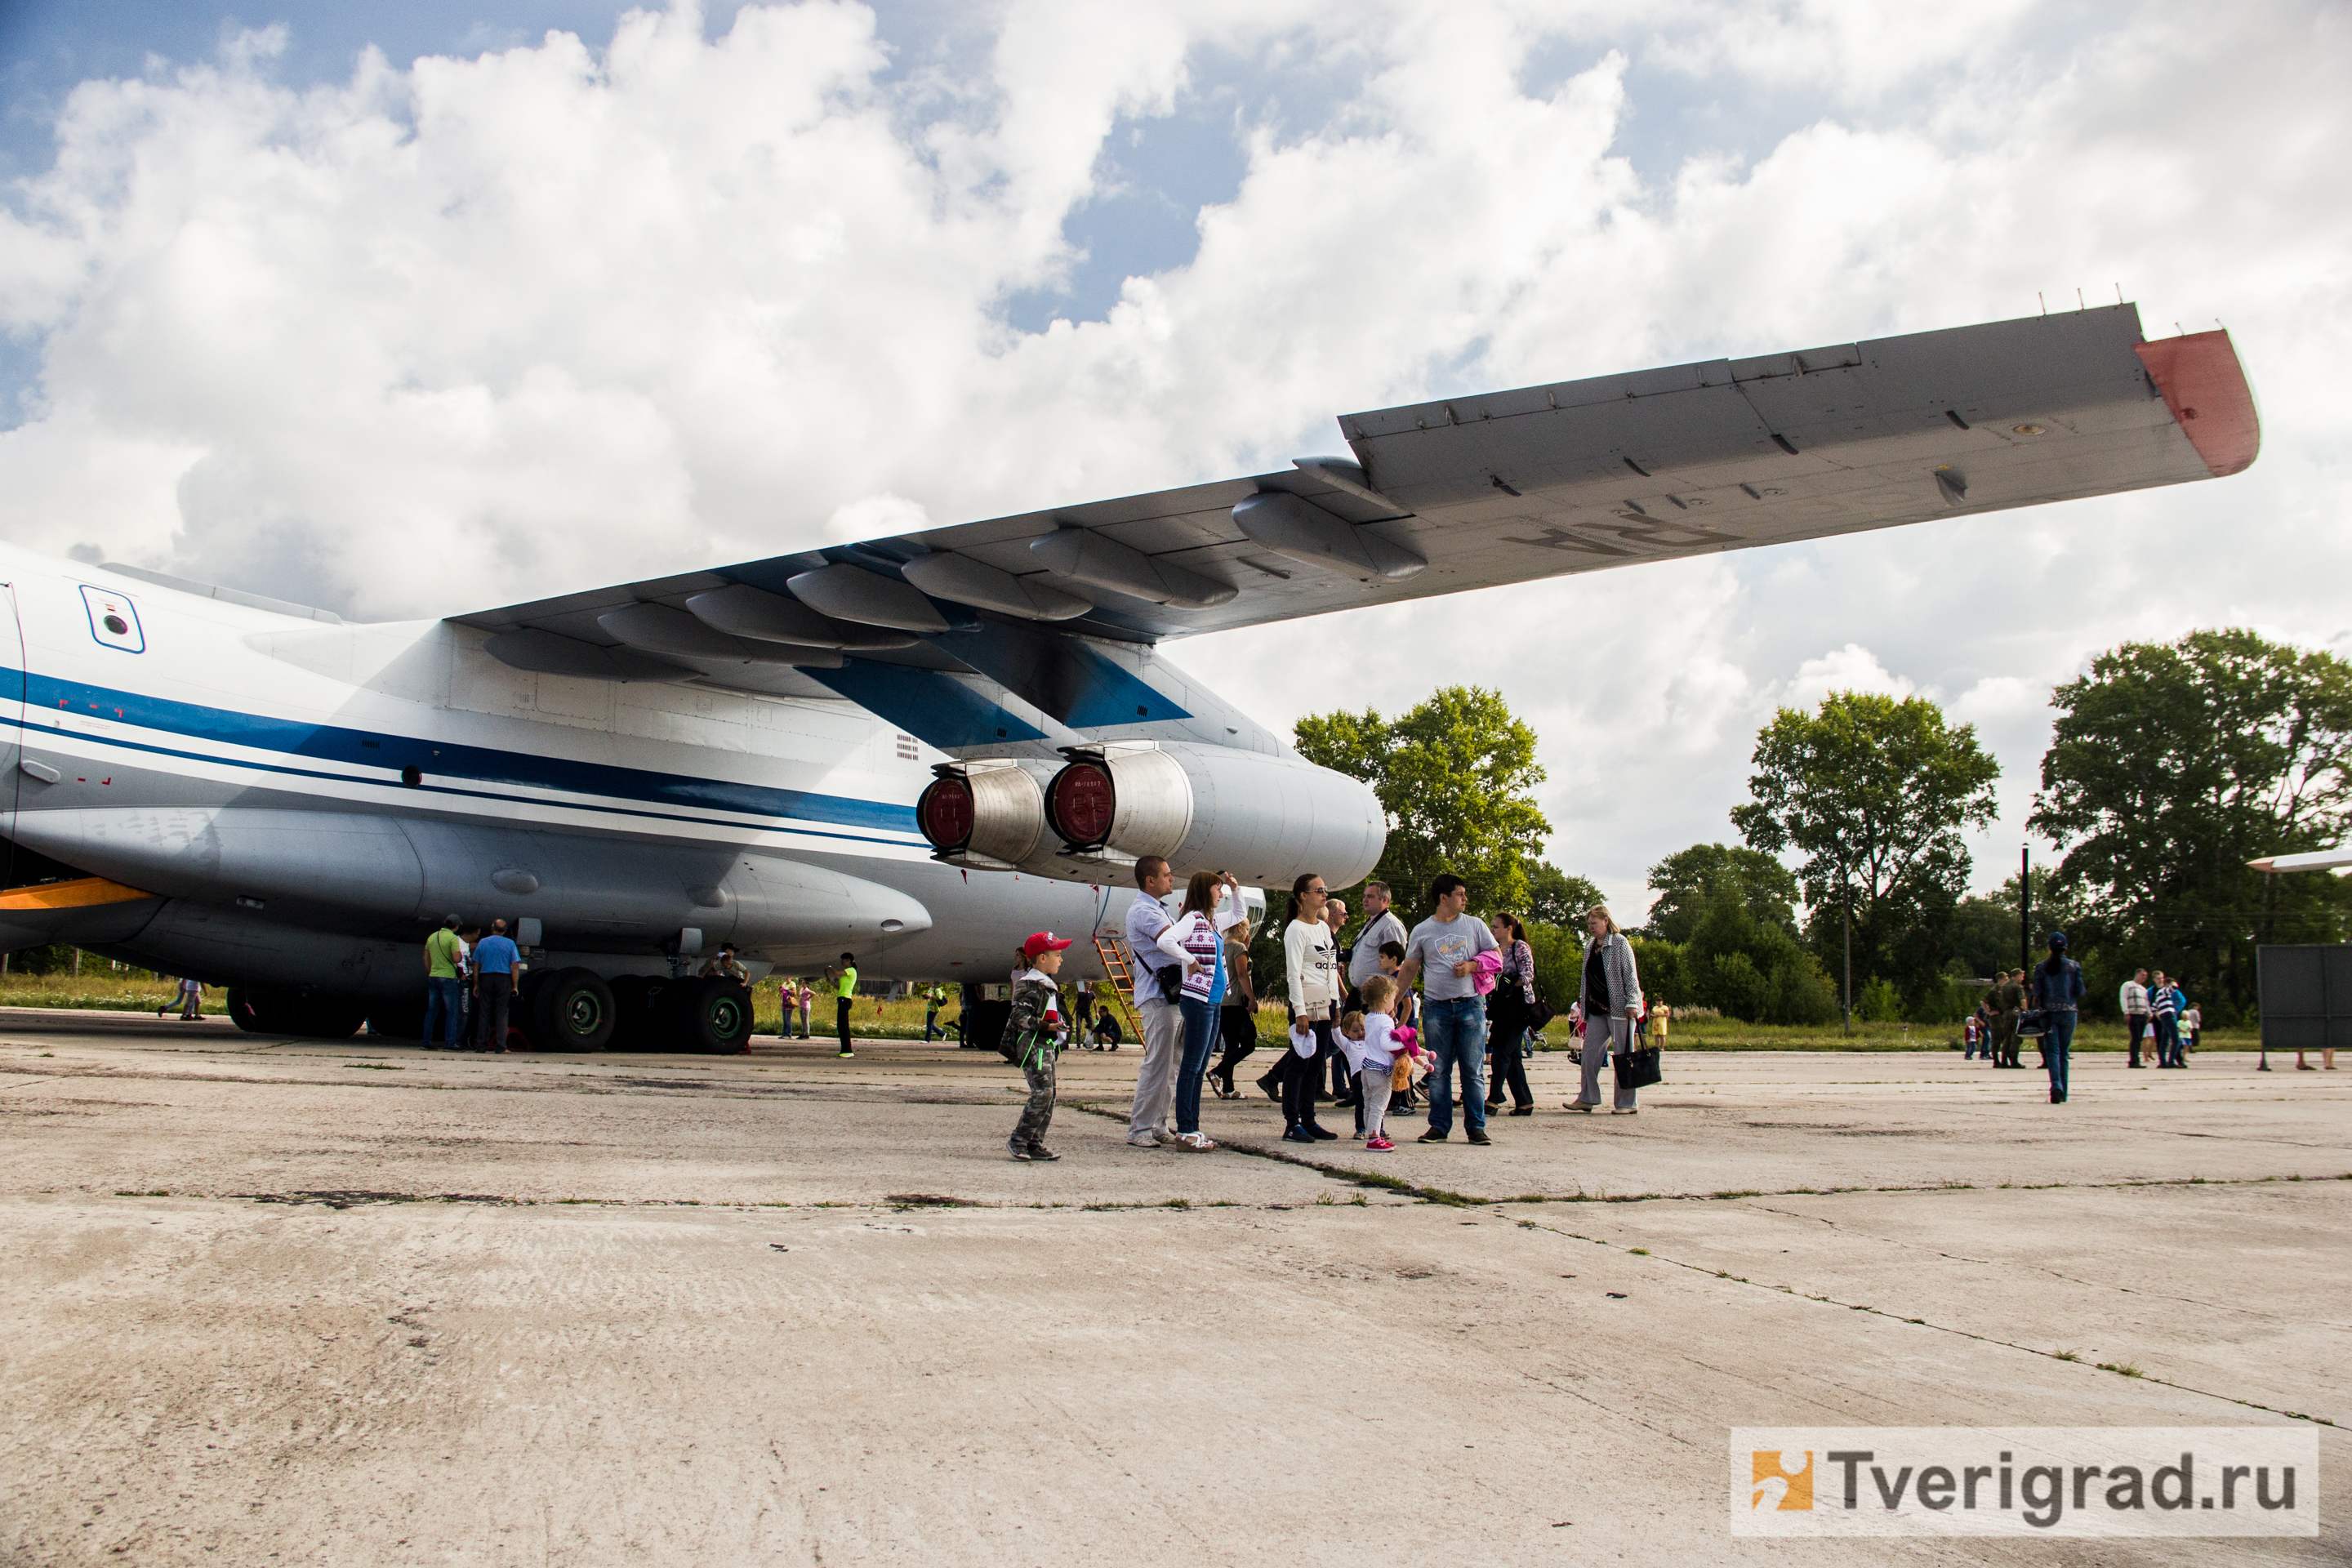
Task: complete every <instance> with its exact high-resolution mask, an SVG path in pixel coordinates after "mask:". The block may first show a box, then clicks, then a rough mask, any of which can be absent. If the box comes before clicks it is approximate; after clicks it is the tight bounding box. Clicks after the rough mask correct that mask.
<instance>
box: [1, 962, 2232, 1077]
mask: <svg viewBox="0 0 2352 1568" xmlns="http://www.w3.org/2000/svg"><path fill="white" fill-rule="evenodd" d="M177 999H178V991H177V988H176V984H175V983H174V982H173V981H169V980H159V979H157V978H155V977H154V976H153V975H151V974H148V973H146V972H144V971H142V970H131V971H118V970H111V969H110V968H108V967H107V965H106V963H105V961H104V960H102V959H89V960H85V961H84V963H83V969H82V973H80V974H79V976H76V975H70V974H7V975H0V1006H5V1007H62V1008H100V1009H106V1010H110V1011H115V1012H129V1013H136V1012H148V1013H152V1012H155V1011H156V1010H157V1009H159V1008H162V1007H164V1006H166V1005H173V1006H176V1005H177ZM204 1010H205V1012H206V1013H212V1014H218V1013H223V1012H226V1010H227V998H226V993H225V992H223V991H221V990H219V989H217V988H211V989H207V990H206V991H205V1002H204ZM752 1012H753V1016H754V1018H755V1019H756V1024H755V1029H756V1032H757V1033H759V1034H762V1035H771V1036H772V1035H773V1034H774V1033H775V1032H776V1021H777V1018H778V1017H779V1016H780V1014H781V1008H780V1006H779V1005H778V1003H777V1000H776V987H775V985H774V984H773V983H769V984H762V985H759V986H756V987H754V988H753V993H752ZM958 1012H959V1008H958V1007H957V1005H955V1004H954V1003H953V1002H950V1003H949V1005H948V1007H947V1010H946V1011H945V1012H944V1013H942V1014H941V1015H940V1021H941V1022H942V1023H950V1022H952V1021H953V1020H954V1019H955V1017H956V1016H957V1014H958ZM816 1014H817V1016H816V1033H817V1034H819V1035H827V1034H830V1033H831V1032H832V1029H833V1002H832V998H830V997H822V996H821V997H819V998H818V999H817V1005H816ZM853 1017H854V1020H855V1021H854V1023H853V1024H852V1027H853V1028H854V1029H855V1030H856V1033H857V1034H859V1035H862V1036H866V1037H877V1038H883V1039H906V1040H911V1039H919V1038H920V1037H921V1036H922V1033H923V1005H922V1003H921V1002H919V1001H911V1000H910V1001H903V1002H888V1001H877V999H876V998H874V997H871V996H860V997H859V998H857V1002H856V1012H855V1014H854V1015H853ZM794 1023H795V1030H794V1032H795V1033H796V1034H797V1032H798V1028H797V1024H798V1020H797V1018H796V1019H795V1020H794ZM1257 1026H1258V1035H1259V1037H1261V1038H1262V1039H1264V1040H1265V1041H1267V1042H1268V1043H1270V1044H1272V1043H1278V1042H1279V1041H1280V1039H1281V1037H1282V1031H1283V1027H1284V1014H1283V1011H1282V1009H1281V1008H1280V1007H1278V1006H1273V1007H1267V1008H1265V1009H1264V1010H1262V1011H1261V1012H1260V1013H1259V1014H1258V1016H1257ZM1959 1039H1960V1032H1959V1029H1958V1026H1955V1025H1917V1024H1915V1025H1911V1026H1905V1025H1901V1024H1859V1023H1858V1024H1856V1025H1854V1026H1853V1034H1852V1035H1851V1036H1848V1035H1846V1034H1845V1033H1844V1032H1843V1031H1842V1030H1841V1029H1840V1028H1839V1027H1838V1026H1836V1025H1835V1024H1831V1025H1828V1026H1823V1027H1820V1028H1810V1027H1791V1026H1782V1025H1775V1024H1743V1023H1740V1022H1738V1020H1737V1019H1732V1018H1691V1019H1685V1020H1684V1021H1683V1022H1681V1023H1678V1024H1676V1025H1675V1026H1674V1031H1673V1033H1672V1034H1671V1035H1670V1036H1668V1037H1667V1041H1666V1044H1667V1048H1669V1049H1670V1050H1677V1051H1941V1050H1951V1051H1955V1052H1957V1051H1958V1048H1959ZM1570 1043H1571V1042H1570V1037H1569V1033H1568V1025H1567V1023H1566V1021H1565V1020H1561V1021H1556V1022H1554V1023H1553V1025H1552V1026H1551V1027H1550V1029H1549V1031H1547V1039H1546V1041H1545V1047H1544V1048H1549V1049H1553V1050H1566V1049H1567V1048H1568V1047H1569V1046H1570ZM2204 1043H2205V1045H2206V1046H2207V1047H2210V1048H2211V1049H2214V1050H2228V1051H2251V1050H2252V1049H2254V1048H2255V1047H2257V1046H2259V1045H2260V1044H2261V1043H2262V1032H2261V1030H2260V1029H2257V1028H2236V1029H2208V1030H2206V1031H2205V1040H2204ZM2074 1048H2075V1049H2076V1050H2078V1051H2120V1050H2122V1049H2124V1048H2125V1041H2124V1027H2123V1026H2122V1025H2121V1024H2117V1023H2096V1022H2094V1023H2091V1024H2086V1025H2084V1026H2083V1028H2082V1029H2081V1030H2080V1031H2078V1032H2077V1033H2076V1034H2075V1036H2074ZM2027 1059H2028V1060H2032V1057H2031V1056H2029V1057H2028V1058H2027Z"/></svg>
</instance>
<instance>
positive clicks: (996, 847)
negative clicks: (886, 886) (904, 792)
mask: <svg viewBox="0 0 2352 1568" xmlns="http://www.w3.org/2000/svg"><path fill="white" fill-rule="evenodd" d="M932 771H933V772H934V773H937V774H938V775H939V776H938V777H936V778H934V779H933V780H932V781H931V783H930V785H929V787H928V788H927V789H925V790H924V791H923V793H922V795H920V796H919V797H918V798H917V799H916V801H915V825H916V826H917V827H919V829H920V830H921V831H922V835H923V837H925V838H926V839H928V840H929V842H930V846H931V848H932V849H933V850H934V851H936V852H937V854H936V858H939V859H941V860H948V861H952V862H953V863H955V864H957V865H960V866H982V867H986V868H991V869H993V870H1001V871H1025V870H1032V869H1034V870H1039V871H1041V872H1043V871H1044V869H1045V868H1043V867H1041V866H1038V865H1036V864H1035V862H1036V861H1037V859H1038V857H1039V854H1040V852H1041V851H1047V850H1050V849H1052V848H1053V847H1054V846H1053V845H1051V844H1048V843H1047V842H1046V838H1045V780H1046V779H1047V778H1048V777H1050V776H1052V773H1053V771H1054V770H1053V764H1052V763H1044V762H1035V761H1022V760H1016V759H1013V758H981V759H978V760H976V761H971V762H960V763H940V765H939V766H938V767H937V768H935V769H934V770H932Z"/></svg>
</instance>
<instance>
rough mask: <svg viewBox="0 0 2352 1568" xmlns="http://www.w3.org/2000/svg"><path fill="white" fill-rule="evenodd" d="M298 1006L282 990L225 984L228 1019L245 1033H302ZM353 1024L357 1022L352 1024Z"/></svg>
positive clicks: (296, 999) (294, 998) (297, 1000)
mask: <svg viewBox="0 0 2352 1568" xmlns="http://www.w3.org/2000/svg"><path fill="white" fill-rule="evenodd" d="M299 1007H300V1002H299V999H298V998H296V997H292V996H289V995H288V994H286V993H285V992H283V991H263V990H259V989H257V988H255V987H252V986H247V985H232V986H230V987H229V988H228V1016H229V1022H231V1023H233V1024H235V1025H236V1026H237V1027H238V1028H240V1029H243V1030H244V1031H245V1032H246V1033H247V1034H248V1035H299V1034H301V1033H302V1032H303V1031H302V1026H301V1021H300V1018H299ZM352 1027H353V1028H357V1027H359V1026H358V1025H357V1024H354V1025H352Z"/></svg>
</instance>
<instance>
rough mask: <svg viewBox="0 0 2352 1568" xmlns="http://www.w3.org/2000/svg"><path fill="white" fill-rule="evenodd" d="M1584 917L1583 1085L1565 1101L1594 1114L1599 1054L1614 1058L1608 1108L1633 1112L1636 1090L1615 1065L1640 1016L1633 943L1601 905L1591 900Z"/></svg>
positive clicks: (1620, 1112)
mask: <svg viewBox="0 0 2352 1568" xmlns="http://www.w3.org/2000/svg"><path fill="white" fill-rule="evenodd" d="M1584 923H1585V927H1586V929H1587V930H1589V931H1591V933H1592V939H1591V941H1590V942H1586V943H1585V944H1584V984H1583V987H1582V990H1583V1001H1584V1053H1583V1058H1584V1089H1583V1092H1582V1093H1580V1095H1578V1096H1577V1097H1576V1098H1575V1099H1574V1100H1570V1101H1569V1102H1568V1109H1569V1110H1579V1111H1582V1112H1583V1113H1584V1114H1585V1115H1587V1116H1590V1115H1591V1114H1592V1111H1593V1109H1594V1107H1596V1106H1598V1105H1599V1104H1600V1103H1601V1058H1604V1057H1608V1058H1614V1060H1613V1061H1612V1064H1611V1072H1612V1076H1613V1077H1614V1078H1615V1079H1616V1083H1617V1103H1616V1105H1615V1106H1614V1107H1613V1108H1612V1114H1614V1115H1618V1116H1632V1115H1633V1114H1635V1107H1634V1104H1633V1097H1634V1091H1633V1089H1631V1088H1629V1087H1627V1085H1626V1083H1625V1080H1624V1076H1623V1074H1622V1071H1620V1070H1619V1068H1620V1067H1621V1066H1622V1063H1623V1061H1624V1059H1625V1053H1626V1052H1628V1051H1630V1050H1632V1049H1633V1031H1634V1029H1635V1027H1636V1024H1635V1020H1636V1019H1638V1018H1640V1017H1641V1016H1642V981H1641V976H1639V975H1638V974H1636V973H1634V972H1633V943H1631V942H1627V941H1626V940H1625V933H1624V932H1622V931H1619V930H1618V929H1617V922H1616V921H1613V920H1611V919H1610V918H1609V910H1608V909H1607V908H1606V907H1605V906H1603V905H1601V904H1595V905H1593V906H1592V909H1591V912H1590V913H1588V914H1587V915H1586V916H1585V917H1584Z"/></svg>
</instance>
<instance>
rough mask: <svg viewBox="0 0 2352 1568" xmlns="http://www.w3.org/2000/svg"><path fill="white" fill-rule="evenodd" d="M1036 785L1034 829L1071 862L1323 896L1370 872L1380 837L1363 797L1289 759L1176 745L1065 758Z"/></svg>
mask: <svg viewBox="0 0 2352 1568" xmlns="http://www.w3.org/2000/svg"><path fill="white" fill-rule="evenodd" d="M1069 756H1070V763H1069V765H1068V766H1067V767H1065V768H1064V769H1063V770H1062V771H1061V772H1060V773H1055V775H1054V778H1053V781H1052V782H1051V783H1050V784H1047V785H1046V786H1045V824H1046V826H1047V827H1048V828H1049V829H1050V830H1051V831H1052V832H1053V833H1054V834H1055V835H1056V836H1058V837H1060V838H1061V840H1062V842H1063V843H1064V844H1065V845H1066V846H1067V847H1069V848H1070V849H1071V850H1073V851H1074V852H1086V851H1094V852H1097V853H1104V854H1108V855H1111V856H1115V857H1117V858H1120V859H1122V860H1130V861H1131V860H1136V859H1140V858H1142V857H1144V856H1146V855H1160V856H1164V857H1166V858H1167V859H1168V861H1169V863H1170V864H1171V865H1172V866H1174V867H1176V868H1178V869H1179V870H1181V871H1192V870H1213V871H1230V872H1232V873H1233V874H1234V876H1236V877H1238V878H1240V879H1242V880H1243V881H1244V882H1250V883H1255V884H1258V885H1261V886H1265V887H1269V888H1271V887H1276V886H1279V885H1282V884H1285V883H1287V882H1289V881H1290V880H1291V879H1294V878H1296V877H1297V876H1298V875H1299V874H1300V873H1302V872H1307V871H1312V872H1315V873H1317V874H1318V875H1319V876H1321V877H1322V878H1323V879H1325V880H1326V881H1328V883H1330V885H1331V886H1333V887H1335V888H1343V887H1346V886H1348V885H1349V884H1350V883H1352V882H1354V881H1355V880H1356V879H1359V878H1360V877H1363V876H1365V875H1367V874H1368V873H1370V870H1371V868H1372V867H1373V866H1374V865H1375V864H1377V863H1378V862H1379V860H1380V858H1381V846H1382V844H1383V843H1384V842H1385V841H1386V839H1387V836H1388V823H1387V817H1386V816H1385V815H1384V814H1383V813H1382V812H1381V803H1380V797H1379V796H1377V795H1374V794H1373V793H1372V792H1371V790H1370V787H1369V786H1368V785H1366V784H1361V783H1360V782H1358V781H1357V780H1355V779H1351V778H1349V777H1348V776H1347V775H1346V774H1344V773H1333V772H1331V771H1330V770H1329V769H1328V768H1318V767H1317V766H1316V765H1315V764H1314V763H1308V762H1304V761H1301V760H1300V759H1299V758H1297V757H1295V756H1290V757H1277V756H1269V755H1267V754H1266V753H1265V752H1244V751H1240V750H1237V749H1234V748H1231V747H1224V746H1193V745H1185V744H1181V743H1173V744H1159V745H1151V746H1141V745H1108V746H1103V747H1100V748H1088V749H1084V750H1080V749H1073V750H1072V751H1071V752H1070V753H1069Z"/></svg>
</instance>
